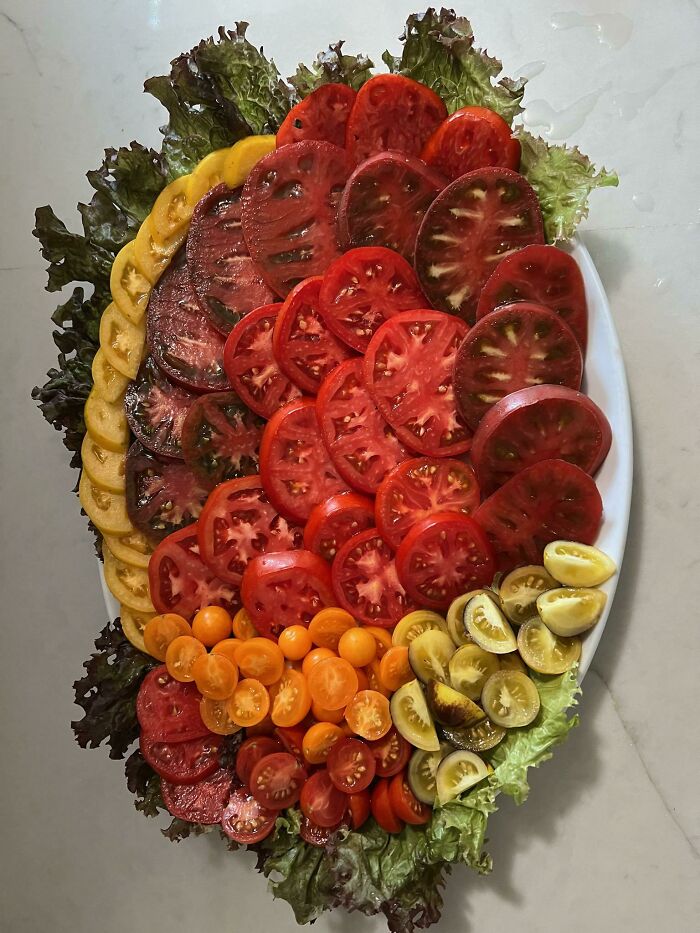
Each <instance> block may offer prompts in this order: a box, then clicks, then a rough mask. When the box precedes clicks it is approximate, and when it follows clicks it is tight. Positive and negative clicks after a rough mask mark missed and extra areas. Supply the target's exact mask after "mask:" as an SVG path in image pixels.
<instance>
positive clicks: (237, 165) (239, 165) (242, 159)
mask: <svg viewBox="0 0 700 933" xmlns="http://www.w3.org/2000/svg"><path fill="white" fill-rule="evenodd" d="M275 145H276V140H275V137H274V136H246V138H245V139H239V140H238V142H237V143H235V144H234V145H233V146H231V148H230V149H229V154H228V157H227V159H226V161H225V163H224V181H225V182H226V184H227V185H228V186H229V188H238V187H239V185H242V184H243V182H244V181H245V180H246V178H247V177H248V175H249V173H250V170H251V169H252V167H253V166H254V165H255V163H256V162H259V161H260V159H262V157H263V156H266V155H267V154H268V152H272V150H273V149H274V148H275Z"/></svg>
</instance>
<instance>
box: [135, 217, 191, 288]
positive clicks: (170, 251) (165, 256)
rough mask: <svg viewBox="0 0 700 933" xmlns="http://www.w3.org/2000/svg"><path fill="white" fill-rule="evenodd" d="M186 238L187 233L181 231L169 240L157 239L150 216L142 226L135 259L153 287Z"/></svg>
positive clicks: (136, 244) (136, 245) (136, 243)
mask: <svg viewBox="0 0 700 933" xmlns="http://www.w3.org/2000/svg"><path fill="white" fill-rule="evenodd" d="M185 236H186V231H185V230H179V231H178V232H177V233H175V234H173V236H171V237H169V238H168V239H167V240H161V239H159V238H157V237H156V235H155V233H154V229H153V221H152V219H151V215H150V214H149V215H148V217H147V218H146V219H145V220H144V222H143V223H142V224H141V226H140V227H139V232H138V233H137V234H136V239H135V240H134V259H135V260H136V262H137V264H138V266H139V268H140V269H141V270H142V272H143V274H144V275H145V276H146V278H147V279H148V281H149V282H150V283H151V285H155V284H156V282H157V281H158V279H159V278H160V277H161V275H162V274H163V273H164V272H165V270H166V269H167V268H168V265H169V264H170V260H171V259H172V257H173V256H174V254H175V253H176V252H177V249H178V247H179V246H180V245H181V244H182V243H183V241H184V239H185Z"/></svg>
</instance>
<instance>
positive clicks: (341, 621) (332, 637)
mask: <svg viewBox="0 0 700 933" xmlns="http://www.w3.org/2000/svg"><path fill="white" fill-rule="evenodd" d="M356 625H357V623H356V622H355V620H354V619H353V617H352V616H351V615H350V613H349V612H346V611H345V610H344V609H338V608H337V607H329V608H328V609H321V611H320V612H317V613H316V615H315V616H314V617H313V619H312V620H311V622H310V623H309V635H310V636H311V641H312V642H313V643H314V644H315V645H318V647H319V648H330V649H331V651H337V650H338V642H339V641H340V637H341V635H343V634H344V633H345V632H347V631H348V629H351V628H355V627H356Z"/></svg>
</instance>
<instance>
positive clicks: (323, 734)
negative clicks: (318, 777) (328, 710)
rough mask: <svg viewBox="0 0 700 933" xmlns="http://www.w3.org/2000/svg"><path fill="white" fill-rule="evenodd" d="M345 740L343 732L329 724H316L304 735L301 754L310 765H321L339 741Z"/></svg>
mask: <svg viewBox="0 0 700 933" xmlns="http://www.w3.org/2000/svg"><path fill="white" fill-rule="evenodd" d="M344 738H345V733H344V732H343V730H342V729H341V728H340V727H339V726H337V725H334V724H333V723H330V722H317V723H314V725H313V726H311V728H310V729H307V731H306V732H305V733H304V739H303V742H302V746H301V748H302V753H303V755H304V758H305V759H306V760H307V761H308V762H309V764H310V765H322V764H323V763H324V761H325V760H326V759H327V758H328V753H329V752H330V750H331V749H332V748H333V746H334V745H335V744H336V742H339V741H340V740H341V739H344Z"/></svg>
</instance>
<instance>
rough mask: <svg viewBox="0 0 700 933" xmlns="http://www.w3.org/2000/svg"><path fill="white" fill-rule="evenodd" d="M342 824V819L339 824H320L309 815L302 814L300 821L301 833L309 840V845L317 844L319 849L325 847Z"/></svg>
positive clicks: (306, 840)
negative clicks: (328, 825)
mask: <svg viewBox="0 0 700 933" xmlns="http://www.w3.org/2000/svg"><path fill="white" fill-rule="evenodd" d="M341 826H342V821H341V822H339V823H338V824H337V826H331V827H327V826H319V825H318V824H317V823H314V822H313V820H310V819H309V818H308V817H306V816H302V818H301V820H300V822H299V835H300V836H301V838H302V839H303V840H304V842H308V843H309V845H311V846H316V847H317V848H318V849H323V848H324V846H326V845H327V844H328V842H329V840H330V839H331V837H332V836H333V833H334V832H335V831H336V830H338V829H340V827H341Z"/></svg>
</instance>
